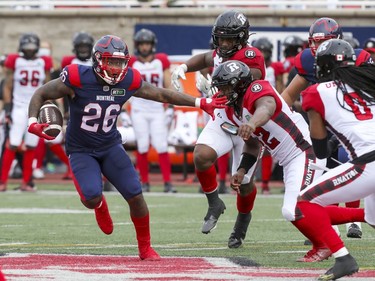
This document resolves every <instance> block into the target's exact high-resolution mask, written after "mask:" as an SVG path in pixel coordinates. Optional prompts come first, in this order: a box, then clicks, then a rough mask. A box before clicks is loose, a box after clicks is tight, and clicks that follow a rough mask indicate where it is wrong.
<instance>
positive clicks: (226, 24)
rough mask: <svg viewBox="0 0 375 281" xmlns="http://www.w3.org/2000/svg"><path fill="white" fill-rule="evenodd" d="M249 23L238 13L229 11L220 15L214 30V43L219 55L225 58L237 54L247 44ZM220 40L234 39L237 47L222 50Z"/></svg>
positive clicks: (212, 33)
mask: <svg viewBox="0 0 375 281" xmlns="http://www.w3.org/2000/svg"><path fill="white" fill-rule="evenodd" d="M249 27H250V24H249V21H248V19H247V18H246V16H245V15H244V14H242V13H240V12H238V11H228V12H224V13H222V14H221V15H219V16H218V17H217V19H216V21H215V23H214V26H213V28H212V32H211V35H212V42H213V45H214V48H215V49H216V51H217V53H218V54H219V55H220V56H221V57H224V58H228V57H230V56H232V55H233V54H235V53H236V52H237V51H238V50H240V49H241V48H242V47H244V46H245V45H246V44H247V40H248V38H249ZM219 38H233V39H235V40H236V42H235V45H234V46H233V48H232V49H230V50H224V49H221V48H220V45H219Z"/></svg>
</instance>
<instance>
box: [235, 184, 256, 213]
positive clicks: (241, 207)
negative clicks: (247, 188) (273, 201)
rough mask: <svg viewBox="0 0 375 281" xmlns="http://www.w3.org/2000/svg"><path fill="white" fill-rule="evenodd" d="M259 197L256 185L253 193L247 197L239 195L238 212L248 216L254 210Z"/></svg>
mask: <svg viewBox="0 0 375 281" xmlns="http://www.w3.org/2000/svg"><path fill="white" fill-rule="evenodd" d="M256 195H257V189H256V187H255V185H254V189H253V191H251V192H250V193H249V194H247V195H246V196H240V194H238V193H237V210H238V212H239V213H243V214H247V213H249V212H251V210H252V209H253V208H254V201H255V197H256Z"/></svg>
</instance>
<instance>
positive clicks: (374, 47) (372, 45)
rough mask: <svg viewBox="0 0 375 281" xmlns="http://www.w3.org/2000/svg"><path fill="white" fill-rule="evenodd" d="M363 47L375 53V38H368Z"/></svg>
mask: <svg viewBox="0 0 375 281" xmlns="http://www.w3.org/2000/svg"><path fill="white" fill-rule="evenodd" d="M363 49H364V50H366V51H367V52H370V53H375V38H374V37H370V38H367V39H366V41H365V44H363Z"/></svg>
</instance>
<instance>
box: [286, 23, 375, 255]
mask: <svg viewBox="0 0 375 281" xmlns="http://www.w3.org/2000/svg"><path fill="white" fill-rule="evenodd" d="M332 38H343V33H342V28H341V26H340V25H339V24H338V23H337V22H336V21H335V20H334V19H332V18H319V19H317V20H315V21H314V23H313V24H312V25H311V26H310V30H309V48H306V49H304V50H303V51H302V52H300V53H299V54H298V55H297V56H296V59H295V67H296V69H297V75H296V76H295V77H294V78H293V80H292V82H291V83H290V84H289V85H288V87H287V88H286V89H285V90H284V91H283V92H282V94H281V96H282V97H283V98H284V99H285V101H286V102H287V103H288V105H289V106H292V105H293V103H294V102H296V101H297V100H298V99H299V96H300V93H301V91H303V90H305V89H306V88H307V87H308V86H309V85H310V84H314V83H316V82H317V79H316V77H315V68H314V62H315V52H316V49H317V48H318V47H319V46H320V44H322V43H323V42H324V41H327V40H329V39H332ZM355 54H356V56H357V60H356V64H357V65H361V64H363V63H373V60H372V58H371V56H370V54H369V53H368V52H366V51H365V50H363V49H355ZM300 107H301V106H300V103H299V102H297V104H296V108H300ZM335 165H336V164H335ZM359 205H360V202H359V201H357V202H348V203H347V206H348V207H352V208H354V207H356V208H358V207H359ZM351 232H353V234H352V233H351ZM347 236H349V237H351V236H355V237H358V238H360V237H361V236H362V230H361V229H360V224H353V225H352V226H351V227H349V229H348V234H347ZM307 254H309V253H307ZM307 258H308V257H307Z"/></svg>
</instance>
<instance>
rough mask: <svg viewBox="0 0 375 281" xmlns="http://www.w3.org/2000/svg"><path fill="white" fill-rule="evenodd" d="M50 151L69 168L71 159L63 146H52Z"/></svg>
mask: <svg viewBox="0 0 375 281" xmlns="http://www.w3.org/2000/svg"><path fill="white" fill-rule="evenodd" d="M49 149H50V150H51V151H52V152H53V153H54V154H55V155H56V156H57V157H58V158H59V159H60V160H61V161H62V162H64V164H65V165H67V166H69V158H68V156H66V153H65V151H64V149H63V147H62V145H61V144H52V145H51V146H50V147H49Z"/></svg>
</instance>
